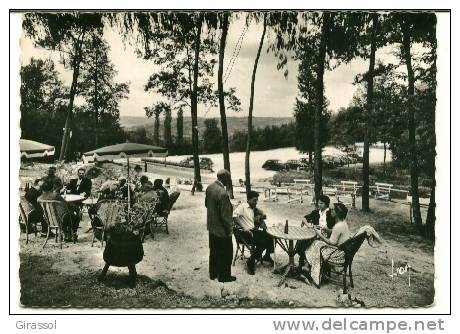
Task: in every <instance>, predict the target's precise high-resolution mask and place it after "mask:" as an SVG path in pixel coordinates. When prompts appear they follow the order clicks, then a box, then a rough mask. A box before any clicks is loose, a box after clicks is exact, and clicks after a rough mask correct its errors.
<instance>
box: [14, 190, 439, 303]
mask: <svg viewBox="0 0 460 334" xmlns="http://www.w3.org/2000/svg"><path fill="white" fill-rule="evenodd" d="M244 196H245V195H244V194H236V198H235V203H237V202H238V201H240V200H241V201H243V200H244ZM262 197H263V196H261V198H260V201H259V207H260V208H262V209H263V210H264V211H265V212H266V214H267V216H268V219H267V225H269V226H270V225H272V224H278V223H283V224H284V222H285V220H286V219H288V220H289V224H290V225H299V224H300V221H301V217H302V216H303V215H305V213H307V212H310V210H312V209H313V206H312V205H311V204H310V203H309V202H310V201H309V198H308V197H307V198H306V201H304V203H291V204H289V203H287V198H285V197H282V196H280V199H279V201H278V202H272V201H263V200H262ZM360 205H361V203H360V198H358V199H357V207H358V208H359V207H360ZM371 208H372V212H371V213H363V212H361V211H360V210H359V209H350V211H349V215H348V219H347V220H348V222H349V224H350V229H351V231H352V232H353V231H357V230H358V229H359V228H360V227H361V226H364V225H367V224H369V225H371V226H373V227H374V228H375V229H376V230H377V231H378V233H379V234H380V236H381V237H382V238H383V240H384V244H383V245H382V246H380V247H379V248H372V247H370V246H369V245H368V244H367V242H365V243H364V244H363V245H362V247H361V248H360V250H359V251H358V253H357V254H356V256H355V259H354V262H353V277H354V283H355V284H354V288H353V289H350V290H349V293H350V294H351V295H352V297H353V298H354V297H356V298H357V299H359V300H362V301H363V302H364V303H365V305H366V307H426V306H429V305H431V304H432V303H433V300H434V294H435V291H434V272H435V271H434V256H433V248H434V245H433V244H432V243H429V242H427V241H426V240H423V239H421V238H420V237H418V236H417V235H416V231H415V226H413V225H411V224H410V223H409V207H408V206H407V205H405V204H403V203H398V202H385V201H376V200H371ZM88 228H89V218H88V216H87V215H86V214H85V215H84V220H83V222H82V223H81V224H80V229H79V232H78V234H79V240H78V243H77V244H73V243H65V244H64V246H63V249H62V250H60V249H59V246H58V244H55V243H54V240H53V241H51V242H49V243H48V245H47V246H46V248H45V249H44V250H42V249H41V245H42V242H43V239H42V238H39V237H38V238H35V237H34V236H33V235H32V236H31V237H30V240H29V244H28V245H25V237H24V235H21V238H20V241H19V242H20V246H21V250H20V258H21V269H20V272H19V277H20V280H21V304H22V305H23V306H24V307H34V306H39V307H53V306H54V307H103V308H118V307H121V308H125V307H135V308H173V307H181V308H190V307H299V308H311V307H337V306H341V305H340V304H338V303H337V301H336V300H337V296H338V295H339V294H340V292H341V284H340V282H341V277H337V282H326V283H325V284H323V285H322V286H321V288H320V289H317V288H316V287H314V286H312V285H308V284H306V283H304V282H302V281H297V280H294V279H288V280H287V281H286V284H284V285H283V286H282V287H277V283H278V281H279V278H280V276H279V275H277V274H274V273H273V267H272V266H269V265H268V264H263V265H261V264H258V265H257V267H256V275H254V276H250V275H248V274H247V272H246V265H245V261H244V260H242V259H237V261H236V264H235V266H234V267H232V273H233V274H234V275H235V276H236V277H237V280H236V282H233V283H226V284H222V283H218V282H217V281H211V280H210V279H209V277H208V256H209V250H208V234H207V231H206V210H205V207H204V193H195V195H194V196H192V195H191V194H190V192H187V191H182V193H181V195H180V197H179V199H178V201H177V203H176V205H175V208H174V210H173V211H172V212H171V214H170V216H169V235H168V234H166V233H165V232H164V231H162V230H157V231H155V236H154V238H151V236H147V238H146V239H145V242H144V253H145V256H144V259H143V261H142V262H140V263H139V264H138V265H137V271H138V274H139V280H138V285H137V287H136V288H135V289H130V288H128V285H127V283H126V279H127V276H128V273H127V268H115V267H111V268H110V270H109V273H108V279H107V282H105V283H98V282H97V280H96V277H97V275H98V274H99V272H100V271H101V269H102V267H103V264H104V261H103V259H102V250H101V248H100V244H95V245H94V247H91V233H90V232H87V230H88ZM235 247H236V244H235V242H234V249H235ZM246 255H248V254H246ZM392 259H393V260H394V263H395V266H398V267H399V266H404V265H406V264H407V263H408V264H410V266H411V268H412V270H411V285H410V287H409V286H408V275H407V274H404V275H402V276H400V277H396V278H395V279H394V280H393V281H392V279H391V278H390V276H389V275H390V274H391V261H392ZM297 260H298V258H297V257H296V262H297ZM287 261H288V258H287V255H286V254H285V253H284V252H283V251H282V250H281V249H280V248H279V247H278V248H277V249H276V262H277V265H278V266H280V265H282V264H285V263H287Z"/></svg>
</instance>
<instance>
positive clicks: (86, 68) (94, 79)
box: [78, 32, 129, 147]
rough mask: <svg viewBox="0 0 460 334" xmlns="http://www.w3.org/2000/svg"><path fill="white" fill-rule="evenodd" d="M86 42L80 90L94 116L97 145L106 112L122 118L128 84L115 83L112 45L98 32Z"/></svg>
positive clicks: (95, 145) (87, 107)
mask: <svg viewBox="0 0 460 334" xmlns="http://www.w3.org/2000/svg"><path fill="white" fill-rule="evenodd" d="M90 35H91V38H90V39H89V40H88V41H86V43H85V45H84V49H83V50H84V52H85V60H84V62H82V64H81V81H80V82H79V84H78V92H79V93H80V95H81V96H82V97H83V98H84V99H85V102H86V104H85V106H84V109H85V110H86V111H87V112H88V113H90V114H91V115H92V116H93V117H94V131H91V133H93V134H94V142H93V145H94V147H99V146H100V137H101V135H103V133H101V131H100V128H101V129H102V128H103V127H100V122H101V119H103V118H104V116H105V115H110V116H112V117H113V118H114V119H115V120H118V119H119V116H120V113H119V104H120V101H121V100H122V99H125V98H127V97H128V93H129V88H128V83H116V82H115V81H114V78H115V76H116V74H117V71H116V70H115V66H114V65H113V63H112V62H111V61H110V59H109V56H108V53H109V50H110V47H109V45H108V44H107V42H106V41H105V40H104V39H103V37H102V35H100V34H99V33H97V32H91V33H90Z"/></svg>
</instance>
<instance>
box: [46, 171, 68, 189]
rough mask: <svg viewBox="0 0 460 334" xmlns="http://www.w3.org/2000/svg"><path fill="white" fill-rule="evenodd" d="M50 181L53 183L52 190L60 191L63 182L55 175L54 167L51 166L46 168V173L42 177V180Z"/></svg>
mask: <svg viewBox="0 0 460 334" xmlns="http://www.w3.org/2000/svg"><path fill="white" fill-rule="evenodd" d="M47 181H49V182H51V183H52V184H53V190H55V191H57V192H60V191H61V189H62V187H63V184H62V180H61V179H60V178H59V177H57V176H56V167H55V166H51V167H50V168H48V174H47V175H46V176H45V177H44V178H43V182H47Z"/></svg>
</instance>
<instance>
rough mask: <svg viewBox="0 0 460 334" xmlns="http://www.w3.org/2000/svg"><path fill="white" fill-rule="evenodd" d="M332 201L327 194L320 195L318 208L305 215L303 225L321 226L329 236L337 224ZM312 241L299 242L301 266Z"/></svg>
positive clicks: (298, 251)
mask: <svg viewBox="0 0 460 334" xmlns="http://www.w3.org/2000/svg"><path fill="white" fill-rule="evenodd" d="M330 201H331V200H330V199H329V197H328V196H326V195H320V196H318V205H317V207H318V208H317V209H315V210H313V211H312V212H310V213H309V214H307V215H305V216H304V218H303V219H302V224H301V226H304V225H306V224H312V225H316V226H319V228H320V229H321V232H322V233H323V234H324V235H325V236H327V237H329V236H330V234H331V232H332V228H333V227H334V224H335V219H334V217H332V215H331V211H330V210H329V204H330ZM311 242H312V240H310V241H306V240H302V241H299V242H297V246H296V251H297V254H299V256H300V258H299V267H302V266H303V265H304V264H305V250H306V249H307V248H308V246H309V245H310V244H311Z"/></svg>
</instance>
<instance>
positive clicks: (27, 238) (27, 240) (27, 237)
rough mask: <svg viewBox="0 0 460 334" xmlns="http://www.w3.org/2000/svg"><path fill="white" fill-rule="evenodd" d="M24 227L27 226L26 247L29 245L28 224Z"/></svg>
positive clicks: (25, 223)
mask: <svg viewBox="0 0 460 334" xmlns="http://www.w3.org/2000/svg"><path fill="white" fill-rule="evenodd" d="M24 225H26V245H27V244H28V243H29V227H28V226H27V225H29V224H27V222H24Z"/></svg>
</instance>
